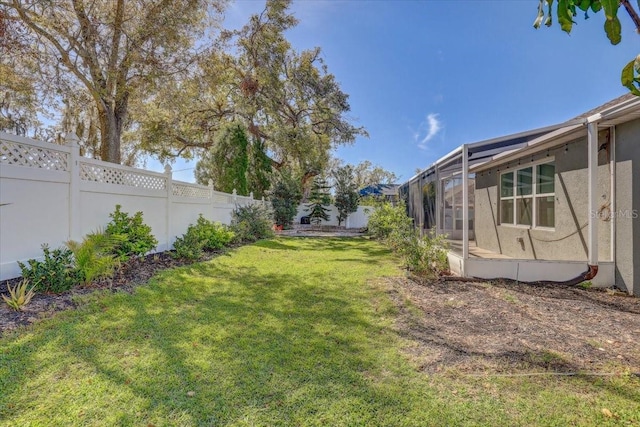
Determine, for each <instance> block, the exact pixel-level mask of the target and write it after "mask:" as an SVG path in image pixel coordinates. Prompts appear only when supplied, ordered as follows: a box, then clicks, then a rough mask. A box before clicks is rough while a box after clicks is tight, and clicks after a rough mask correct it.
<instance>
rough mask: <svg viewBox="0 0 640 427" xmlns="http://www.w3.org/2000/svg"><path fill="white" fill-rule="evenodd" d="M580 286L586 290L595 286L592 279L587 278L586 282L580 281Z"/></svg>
mask: <svg viewBox="0 0 640 427" xmlns="http://www.w3.org/2000/svg"><path fill="white" fill-rule="evenodd" d="M578 287H579V288H582V289H584V290H587V289H591V288H592V287H593V283H592V282H591V281H590V280H587V281H586V282H582V283H580V284H579V285H578Z"/></svg>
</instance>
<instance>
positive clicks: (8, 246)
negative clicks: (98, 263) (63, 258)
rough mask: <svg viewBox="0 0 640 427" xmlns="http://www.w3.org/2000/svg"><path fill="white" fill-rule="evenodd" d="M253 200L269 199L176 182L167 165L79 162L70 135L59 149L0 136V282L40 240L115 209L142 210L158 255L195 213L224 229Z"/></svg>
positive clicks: (77, 234)
mask: <svg viewBox="0 0 640 427" xmlns="http://www.w3.org/2000/svg"><path fill="white" fill-rule="evenodd" d="M234 193H235V192H234ZM250 203H266V202H265V201H264V199H263V200H261V201H258V200H254V199H253V197H252V196H251V197H243V196H237V195H235V194H227V193H222V192H219V191H214V189H213V187H212V186H209V187H206V186H201V185H195V184H189V183H186V182H180V181H174V180H173V179H172V173H171V168H170V167H169V166H167V168H166V170H165V173H157V172H150V171H146V170H143V169H135V168H130V167H125V166H120V165H116V164H113V163H107V162H102V161H99V160H93V159H88V158H84V157H81V156H80V154H79V146H78V143H77V138H75V136H73V135H72V136H71V137H70V138H69V139H68V143H67V145H65V146H63V145H56V144H50V143H44V142H39V141H35V140H32V139H29V138H24V137H20V136H15V135H11V134H7V133H4V132H0V280H5V279H9V278H13V277H18V276H20V269H19V267H18V265H17V263H16V261H25V260H27V259H30V258H39V257H40V256H41V255H42V250H41V248H40V247H41V245H42V244H43V243H47V244H48V245H49V246H50V247H51V248H56V247H59V246H62V245H63V244H64V242H66V241H68V240H81V239H82V237H83V236H84V235H86V234H87V233H89V232H92V231H96V230H98V229H100V228H104V227H105V226H106V225H107V223H108V222H109V221H110V218H109V214H110V213H111V212H113V211H114V210H115V206H116V205H117V204H119V205H121V206H122V211H124V212H127V213H129V214H131V215H133V214H134V213H136V212H138V211H142V212H143V220H144V222H145V223H146V224H148V225H150V226H151V229H152V233H153V235H154V236H155V237H156V239H157V240H158V242H159V243H158V247H157V250H158V251H163V250H166V249H169V248H171V247H172V245H173V242H174V241H175V238H176V237H177V236H180V235H182V234H183V233H185V232H186V230H187V227H188V225H189V224H192V223H195V222H196V220H197V219H198V215H199V214H202V215H203V216H204V217H205V218H207V219H209V220H212V221H219V222H222V223H223V224H229V223H230V221H231V211H232V210H233V209H234V208H235V206H236V205H247V204H250Z"/></svg>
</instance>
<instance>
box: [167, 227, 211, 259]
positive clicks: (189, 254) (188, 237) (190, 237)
mask: <svg viewBox="0 0 640 427" xmlns="http://www.w3.org/2000/svg"><path fill="white" fill-rule="evenodd" d="M189 228H191V226H189ZM173 249H175V251H176V252H175V257H176V258H183V259H188V260H192V261H195V260H197V259H200V257H201V256H202V251H203V249H204V241H203V240H201V239H200V238H199V237H198V235H196V234H195V233H189V231H188V230H187V232H186V233H185V234H183V235H182V237H178V238H177V239H176V241H175V242H173Z"/></svg>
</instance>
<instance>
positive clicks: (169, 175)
mask: <svg viewBox="0 0 640 427" xmlns="http://www.w3.org/2000/svg"><path fill="white" fill-rule="evenodd" d="M164 173H165V174H166V175H167V216H166V220H167V227H166V234H167V247H166V248H165V250H167V251H168V250H170V249H171V245H172V243H173V242H172V241H171V238H172V234H171V220H172V212H171V211H172V210H173V172H172V171H171V165H169V164H167V165H165V167H164Z"/></svg>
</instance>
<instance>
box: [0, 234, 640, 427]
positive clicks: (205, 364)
mask: <svg viewBox="0 0 640 427" xmlns="http://www.w3.org/2000/svg"><path fill="white" fill-rule="evenodd" d="M399 274H402V272H401V271H400V270H399V268H398V261H397V259H395V258H394V257H393V256H392V255H391V254H389V253H388V252H387V251H386V250H385V249H384V248H382V247H381V246H379V245H378V244H376V243H375V242H371V241H368V240H364V239H300V238H280V239H276V240H270V241H262V242H259V243H257V244H255V245H251V246H246V247H242V248H240V249H237V250H233V251H231V252H230V253H229V254H228V255H225V256H220V257H218V258H216V259H214V260H212V261H209V262H206V263H201V264H194V265H191V266H189V267H184V268H179V269H175V270H171V271H165V272H164V273H162V274H160V275H159V276H157V277H156V278H155V279H154V280H152V281H151V282H150V283H149V284H148V285H146V286H143V287H140V288H138V289H137V291H136V292H135V294H134V295H129V294H124V293H115V294H102V295H93V296H91V297H88V298H86V299H85V300H84V301H82V304H81V308H79V309H78V310H75V311H68V312H63V313H60V314H58V315H57V316H55V318H53V319H49V320H45V321H42V322H39V323H38V324H36V325H35V326H33V327H32V328H30V329H28V330H26V331H25V330H22V331H19V332H18V333H15V334H9V335H7V336H6V337H4V338H2V339H0V425H15V426H40V425H41V426H55V425H60V426H71V425H89V426H113V425H126V426H129V425H131V426H151V425H152V426H164V425H166V426H195V425H203V426H209V425H235V426H254V425H264V426H275V425H283V426H288V425H318V426H334V425H336V426H360V425H361V426H372V425H374V426H375V425H380V426H394V425H397V426H413V425H415V426H427V425H434V426H444V425H487V426H497V425H504V426H514V425H559V426H563V425H640V391H639V389H640V381H638V380H637V379H633V378H632V377H624V376H623V377H614V378H593V377H588V378H587V377H497V376H489V377H468V376H466V377H465V376H462V375H459V376H456V375H451V374H448V375H440V376H434V375H432V376H428V375H426V374H424V373H421V372H418V371H417V369H416V366H414V365H413V364H412V362H411V361H410V359H409V357H408V356H406V355H405V352H404V351H403V349H405V348H406V347H408V346H410V343H409V342H407V341H406V340H404V339H403V338H401V337H400V336H399V334H398V333H397V332H396V330H395V329H394V318H395V316H396V314H397V309H396V307H395V305H394V304H393V303H392V301H391V300H390V298H389V297H388V295H387V288H386V286H387V285H386V284H385V282H384V280H381V279H380V278H382V277H384V276H390V275H399ZM603 409H606V410H605V411H603ZM607 410H608V411H610V413H607Z"/></svg>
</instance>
